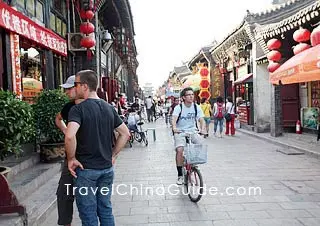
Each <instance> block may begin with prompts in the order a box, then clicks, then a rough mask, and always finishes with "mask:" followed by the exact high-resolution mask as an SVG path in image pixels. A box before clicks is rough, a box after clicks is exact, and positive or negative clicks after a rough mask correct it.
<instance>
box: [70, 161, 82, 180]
mask: <svg viewBox="0 0 320 226" xmlns="http://www.w3.org/2000/svg"><path fill="white" fill-rule="evenodd" d="M77 167H80V169H83V166H82V164H81V163H80V162H79V161H78V160H77V159H75V158H73V159H70V160H68V169H69V171H70V173H71V175H72V176H73V177H75V178H77V174H76V171H75V170H76V168H77Z"/></svg>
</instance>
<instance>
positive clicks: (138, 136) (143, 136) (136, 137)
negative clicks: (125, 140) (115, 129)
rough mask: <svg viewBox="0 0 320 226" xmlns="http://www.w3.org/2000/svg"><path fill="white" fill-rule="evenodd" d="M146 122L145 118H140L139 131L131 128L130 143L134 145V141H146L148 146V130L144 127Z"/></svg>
mask: <svg viewBox="0 0 320 226" xmlns="http://www.w3.org/2000/svg"><path fill="white" fill-rule="evenodd" d="M143 124H144V122H143V120H140V121H139V122H138V123H137V125H138V126H139V129H138V131H135V130H130V133H131V136H130V140H129V145H130V147H132V143H133V142H134V141H137V142H139V143H142V142H143V143H144V144H145V145H146V146H148V144H149V142H148V131H147V130H143V129H142V125H143Z"/></svg>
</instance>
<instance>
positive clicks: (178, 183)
mask: <svg viewBox="0 0 320 226" xmlns="http://www.w3.org/2000/svg"><path fill="white" fill-rule="evenodd" d="M182 184H183V176H179V177H178V180H177V185H182Z"/></svg>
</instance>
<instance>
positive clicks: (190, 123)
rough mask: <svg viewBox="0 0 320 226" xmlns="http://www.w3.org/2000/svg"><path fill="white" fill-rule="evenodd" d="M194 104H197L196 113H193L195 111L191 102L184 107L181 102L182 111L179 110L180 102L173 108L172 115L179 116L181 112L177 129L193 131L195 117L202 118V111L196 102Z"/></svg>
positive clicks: (195, 127) (194, 128)
mask: <svg viewBox="0 0 320 226" xmlns="http://www.w3.org/2000/svg"><path fill="white" fill-rule="evenodd" d="M194 104H195V103H194ZM196 106H197V115H195V114H196V113H195V109H194V106H193V104H192V105H191V106H190V107H186V106H185V105H184V103H182V112H181V107H180V104H179V105H177V106H176V107H175V108H174V110H173V114H172V116H176V117H179V114H180V112H181V116H180V119H179V121H178V122H177V129H178V130H183V131H194V130H196V129H197V126H196V119H197V120H199V119H200V118H203V112H202V109H201V108H200V106H199V105H198V104H196ZM195 118H196V119H195Z"/></svg>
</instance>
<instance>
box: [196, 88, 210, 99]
mask: <svg viewBox="0 0 320 226" xmlns="http://www.w3.org/2000/svg"><path fill="white" fill-rule="evenodd" d="M210 96H211V94H210V92H209V91H208V90H206V89H205V90H201V91H200V93H199V97H200V98H206V99H209V98H210Z"/></svg>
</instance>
